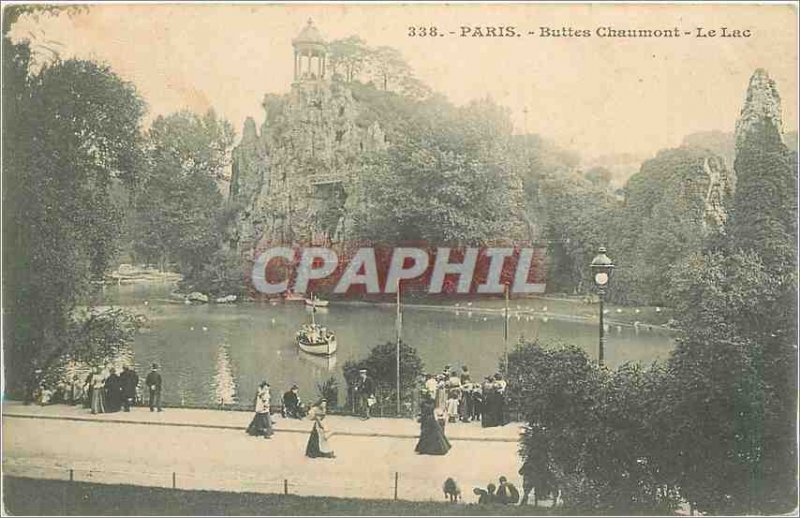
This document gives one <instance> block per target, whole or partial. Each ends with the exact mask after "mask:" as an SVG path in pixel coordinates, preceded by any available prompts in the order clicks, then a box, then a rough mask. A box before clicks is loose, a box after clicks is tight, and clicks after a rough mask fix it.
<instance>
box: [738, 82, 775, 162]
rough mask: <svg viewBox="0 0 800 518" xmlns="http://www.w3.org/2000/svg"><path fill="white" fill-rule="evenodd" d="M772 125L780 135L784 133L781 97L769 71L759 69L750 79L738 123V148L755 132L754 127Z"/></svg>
mask: <svg viewBox="0 0 800 518" xmlns="http://www.w3.org/2000/svg"><path fill="white" fill-rule="evenodd" d="M765 123H768V124H772V125H773V126H774V127H775V128H776V129H777V130H778V132H779V133H781V134H782V133H783V118H782V116H781V96H780V95H779V94H778V88H777V86H776V85H775V81H773V80H772V79H771V78H770V77H769V74H767V71H766V70H764V69H763V68H759V69H757V70H756V71H755V72H754V73H753V75H752V76H751V77H750V84H749V85H748V87H747V97H746V98H745V102H744V106H742V111H741V113H740V114H739V120H737V121H736V147H737V149H738V148H739V147H741V145H742V143H743V142H744V138H745V137H746V136H747V134H748V133H750V132H751V131H753V126H754V125H758V124H765Z"/></svg>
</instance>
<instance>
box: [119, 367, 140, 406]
mask: <svg viewBox="0 0 800 518" xmlns="http://www.w3.org/2000/svg"><path fill="white" fill-rule="evenodd" d="M119 382H120V384H121V385H122V408H123V409H124V410H125V411H126V412H130V411H131V404H136V387H137V386H139V375H138V374H136V371H135V370H133V369H131V368H129V367H128V366H127V365H123V366H122V374H120V375H119Z"/></svg>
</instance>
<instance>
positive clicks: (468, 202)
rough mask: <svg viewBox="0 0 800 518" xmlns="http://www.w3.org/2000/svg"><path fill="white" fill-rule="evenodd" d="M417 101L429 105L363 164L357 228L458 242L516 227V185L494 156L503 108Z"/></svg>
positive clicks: (387, 238)
mask: <svg viewBox="0 0 800 518" xmlns="http://www.w3.org/2000/svg"><path fill="white" fill-rule="evenodd" d="M423 106H424V107H426V108H428V110H427V111H425V112H415V116H414V118H413V119H412V120H411V123H410V124H409V125H408V126H406V127H405V128H404V129H403V133H401V134H400V135H399V137H398V139H397V141H395V142H394V145H393V146H391V147H390V148H389V149H388V150H387V151H386V152H385V153H383V154H378V155H375V156H372V157H368V159H367V160H366V161H365V163H364V164H363V168H364V171H363V172H362V173H361V174H359V175H358V177H359V178H360V181H361V182H362V183H361V185H360V186H359V189H357V191H358V192H360V193H362V197H363V200H362V203H356V204H355V207H354V209H355V211H356V212H355V214H354V216H353V218H354V222H355V227H356V229H355V230H356V234H357V235H359V236H360V237H362V238H365V239H371V240H375V241H381V242H398V241H408V240H426V241H430V242H439V243H463V244H467V243H480V242H486V241H489V240H494V239H498V238H502V237H506V238H508V237H513V236H515V235H517V234H519V233H520V231H521V229H520V227H521V219H520V213H521V212H522V202H521V196H522V186H521V183H520V182H519V180H518V178H517V177H516V176H515V175H514V174H513V171H511V168H510V167H507V166H506V165H505V164H503V163H502V162H498V160H496V158H495V157H496V155H497V154H499V153H500V151H501V150H503V149H505V147H504V144H503V141H504V139H506V138H507V136H508V134H509V133H510V126H509V124H508V119H507V113H504V112H502V111H499V110H496V107H495V106H494V105H491V106H488V105H486V104H480V105H479V104H476V105H471V106H470V107H469V108H471V109H472V110H470V109H468V108H465V109H463V110H457V109H453V107H452V106H449V105H447V104H443V103H438V102H433V101H430V102H425V103H422V104H421V105H420V106H419V108H420V109H421V108H422V107H423ZM471 111H474V112H478V113H484V112H485V113H487V114H488V115H487V117H486V118H481V117H480V115H476V114H473V113H470V112H471ZM481 120H483V122H481Z"/></svg>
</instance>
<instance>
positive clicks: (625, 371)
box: [509, 81, 797, 514]
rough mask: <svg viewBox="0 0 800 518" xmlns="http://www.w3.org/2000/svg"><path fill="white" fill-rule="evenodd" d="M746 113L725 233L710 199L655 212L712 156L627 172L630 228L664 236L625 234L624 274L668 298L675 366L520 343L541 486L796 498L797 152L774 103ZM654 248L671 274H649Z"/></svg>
mask: <svg viewBox="0 0 800 518" xmlns="http://www.w3.org/2000/svg"><path fill="white" fill-rule="evenodd" d="M764 83H765V82H764V81H762V82H760V83H759V82H755V84H756V86H757V87H758V85H759V84H764ZM753 84H754V82H751V85H753ZM767 84H768V85H769V86H771V87H773V88H772V91H774V85H771V84H769V83H767ZM751 88H752V86H751ZM774 95H777V94H776V93H775V94H774ZM761 98H763V96H762V95H755V94H753V93H752V92H748V96H747V99H748V102H750V100H751V99H761ZM744 111H745V110H743V112H744ZM747 112H748V113H751V114H752V113H760V112H759V110H758V109H757V107H755V108H754V107H752V106H750V107H749V109H748V110H747ZM748 122H749V124H748V125H747V126H746V130H745V131H746V132H745V133H743V134H740V135H738V137H739V138H738V143H739V144H738V147H737V150H736V160H735V170H736V175H737V180H738V181H737V188H736V192H735V194H734V197H733V200H732V202H729V203H731V205H732V211H731V217H730V219H729V221H728V224H727V225H726V227H725V228H724V229H721V230H722V231H721V232H716V233H710V235H705V234H704V231H705V230H706V229H707V226H704V225H703V223H702V218H703V215H704V211H703V210H702V208H701V207H700V206H699V204H698V205H694V206H692V205H689V206H683V207H681V206H680V205H678V206H677V208H678V209H679V210H677V211H675V212H676V214H677V217H673V218H671V219H670V217H669V216H668V212H662V213H661V214H659V207H662V208H663V210H664V211H666V209H668V208H670V207H669V206H666V205H665V204H666V203H667V202H669V203H670V204H675V203H677V202H678V201H679V200H680V199H681V197H683V198H684V199H685V200H686V202H688V203H690V204H691V203H697V202H699V198H698V197H696V196H695V197H691V196H690V197H686V196H685V191H686V190H687V188H691V182H690V180H691V179H692V177H691V176H688V177H683V178H681V177H680V175H683V174H687V173H690V172H691V169H692V168H697V166H698V164H699V163H703V164H704V167H705V166H707V165H708V162H707V161H708V160H709V159H708V158H707V157H708V155H707V152H705V151H702V150H696V149H692V150H689V149H686V150H678V151H674V152H667V153H662V154H660V155H659V157H657V158H656V160H655V161H651V162H650V163H646V164H645V165H644V166H643V167H642V173H640V175H637V176H636V177H634V178H632V179H631V181H630V182H629V184H628V203H627V205H626V206H625V208H624V209H623V213H624V211H625V210H633V211H636V213H635V214H636V218H633V217H631V218H630V219H631V221H630V222H622V223H626V224H627V226H626V225H622V227H621V228H622V229H623V231H624V230H630V229H631V228H634V227H635V228H636V229H637V230H636V231H637V232H638V233H639V234H640V235H645V236H646V235H647V234H648V233H650V232H652V231H653V230H655V231H657V232H658V233H659V234H660V235H661V236H662V238H661V241H660V243H661V246H660V248H659V247H658V246H655V247H649V246H647V243H648V241H647V239H645V238H640V239H639V240H638V244H637V245H636V246H633V245H632V244H629V245H627V246H622V247H621V253H620V257H623V258H625V260H626V267H627V264H628V263H627V261H630V263H631V264H632V266H631V268H632V269H633V270H634V271H638V275H641V276H643V277H642V278H640V279H626V278H624V277H623V278H622V279H620V278H619V277H617V278H616V279H615V282H617V283H620V282H622V283H629V282H633V281H634V280H637V281H640V282H642V284H641V286H636V285H633V286H630V287H627V288H626V287H625V286H624V284H623V289H627V290H630V292H632V293H636V292H637V291H638V292H639V296H648V294H647V293H646V291H645V290H646V286H647V285H655V284H658V285H659V286H662V287H663V289H664V290H665V291H666V292H667V294H668V296H669V297H670V299H671V301H672V303H673V304H674V314H675V318H676V321H677V327H678V329H679V334H678V336H677V342H678V344H677V347H676V349H675V350H674V351H673V353H672V354H671V356H670V358H669V360H668V361H667V362H666V363H665V364H664V365H654V366H652V367H650V368H642V367H639V366H630V365H623V366H622V367H620V368H619V369H617V370H615V371H608V370H605V369H598V368H596V367H594V366H592V365H590V364H589V361H588V358H587V357H586V355H585V354H583V353H582V352H581V351H580V350H578V349H576V348H574V347H564V346H560V347H555V348H543V347H540V346H539V345H538V344H525V345H523V346H521V347H519V348H518V349H517V350H516V351H515V352H514V353H513V354H512V355H511V358H510V366H511V370H510V372H509V376H510V381H511V383H510V387H511V391H512V398H513V399H514V402H515V403H516V404H517V406H518V407H520V408H522V411H523V413H524V415H525V417H526V420H527V421H528V425H529V427H528V430H527V431H526V433H525V436H524V438H523V440H522V444H521V447H522V450H521V451H522V454H523V457H524V458H526V459H534V462H533V463H529V464H527V466H528V469H529V470H530V475H531V476H532V477H533V480H535V483H536V484H537V485H541V486H542V488H543V491H545V492H546V491H548V490H550V489H552V487H553V486H558V487H559V488H561V490H562V492H563V497H564V502H565V504H566V505H567V506H569V508H570V510H572V511H575V512H581V513H587V512H592V513H596V512H603V513H615V514H616V513H639V512H658V511H662V512H666V511H669V510H670V509H672V508H673V507H674V506H675V505H676V504H677V502H678V498H682V499H684V500H686V501H688V502H689V503H690V505H692V506H693V507H694V508H695V509H698V510H700V511H702V512H705V513H709V514H775V513H785V512H788V511H790V510H792V509H793V508H794V506H795V505H796V503H797V463H796V459H797V442H796V437H797V429H796V426H797V390H796V386H797V385H796V383H797V379H796V373H797V319H796V317H797V270H796V261H797V257H796V254H795V250H796V231H797V227H796V221H797V204H796V188H795V185H796V178H797V158H796V155H795V154H794V153H792V152H790V151H788V150H787V149H786V147H785V146H784V144H783V143H782V142H781V138H780V135H779V133H778V131H777V128H776V126H775V125H774V124H773V122H772V121H771V120H770V119H769V118H763V119H761V120H755V121H753V120H749V121H748ZM686 161H689V163H687V162H686ZM670 164H672V165H670ZM652 170H655V171H657V172H656V173H653V174H649V171H652ZM671 175H672V176H673V177H672V178H670V176H671ZM674 175H679V176H678V177H677V178H676V177H674ZM648 176H649V177H648ZM659 182H661V185H660V187H657V188H653V187H656V186H658V184H659ZM675 189H678V192H677V193H676V192H675ZM637 191H638V192H637ZM681 192H683V193H684V194H683V195H681V194H680V193H681ZM623 235H624V234H623ZM654 235H655V234H654ZM612 242H613V241H612ZM664 245H666V246H664ZM659 249H661V250H662V251H661V253H659ZM648 257H650V258H651V259H654V260H657V261H658V262H659V263H660V265H661V267H662V273H661V274H660V277H659V276H656V277H653V278H652V279H650V280H646V274H647V273H648V269H647V268H646V267H647V266H648V265H647V263H646V259H647V258H648ZM637 261H644V262H643V263H641V262H640V263H639V264H638V265H637ZM665 262H666V263H667V264H666V267H664V266H665V264H664V263H665ZM669 263H672V264H671V265H670V264H669ZM650 272H651V273H650V275H658V272H656V271H650Z"/></svg>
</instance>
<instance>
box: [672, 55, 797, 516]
mask: <svg viewBox="0 0 800 518" xmlns="http://www.w3.org/2000/svg"><path fill="white" fill-rule="evenodd" d="M776 113H778V114H779V113H780V99H779V98H778V94H777V89H776V88H775V85H774V83H773V82H772V81H771V80H769V78H768V76H766V73H765V72H764V71H761V70H759V71H756V73H755V74H754V76H753V78H752V79H751V82H750V88H749V89H748V95H747V100H746V102H745V107H744V108H743V110H742V117H741V118H740V120H739V121H738V122H737V138H736V141H737V155H736V160H735V165H734V168H735V169H736V173H737V188H736V193H735V197H734V202H733V211H732V214H731V219H730V224H729V226H728V233H727V239H722V240H718V243H716V244H715V247H714V249H711V250H709V251H708V252H706V253H704V254H696V255H692V256H690V257H689V258H688V259H687V260H686V261H684V262H683V263H682V264H680V265H679V266H678V267H677V268H675V269H674V271H673V272H672V273H673V277H674V279H675V285H674V290H675V297H674V298H675V300H676V301H677V302H678V304H677V307H676V315H677V319H678V321H679V323H680V329H681V335H680V338H679V345H678V348H677V349H676V351H675V353H674V354H673V357H672V358H671V360H670V377H669V380H670V382H669V386H668V388H667V390H666V392H667V394H669V397H670V400H671V401H672V406H671V412H673V414H672V417H671V420H672V421H673V422H674V423H675V427H674V430H675V431H674V436H673V437H672V438H671V440H672V441H674V445H675V446H674V448H675V449H676V450H677V451H679V452H680V455H679V461H680V462H679V465H678V469H677V472H676V473H677V475H676V480H677V481H678V483H679V484H680V486H681V491H682V493H683V494H684V495H685V496H686V497H687V499H689V500H690V501H692V502H694V503H696V505H697V508H698V509H700V510H702V511H707V512H711V513H726V514H727V513H735V514H743V513H747V514H753V513H759V514H774V513H781V512H786V511H787V510H789V509H792V508H793V507H794V506H795V505H796V502H797V486H796V481H797V464H796V455H797V444H796V440H795V438H796V434H797V430H796V416H797V414H796V412H797V387H796V372H797V370H796V369H797V341H796V337H797V320H796V317H797V271H796V266H795V260H796V256H795V246H796V241H795V240H796V232H797V227H796V218H797V204H796V199H795V195H796V194H795V193H796V190H795V187H794V185H795V184H794V182H795V181H796V175H797V163H796V157H793V156H791V155H790V153H788V152H787V150H786V148H785V146H784V145H783V143H782V142H781V139H780V134H779V132H778V130H777V125H776V119H775V117H776V115H775V114H776ZM690 437H692V438H693V439H692V440H691V441H689V440H688V439H689V438H690ZM712 442H713V444H712Z"/></svg>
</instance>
